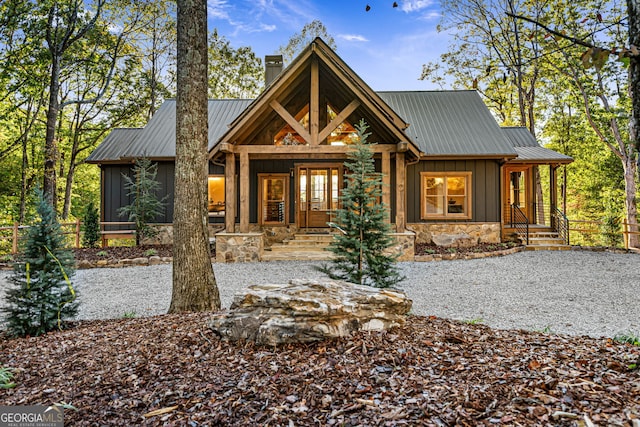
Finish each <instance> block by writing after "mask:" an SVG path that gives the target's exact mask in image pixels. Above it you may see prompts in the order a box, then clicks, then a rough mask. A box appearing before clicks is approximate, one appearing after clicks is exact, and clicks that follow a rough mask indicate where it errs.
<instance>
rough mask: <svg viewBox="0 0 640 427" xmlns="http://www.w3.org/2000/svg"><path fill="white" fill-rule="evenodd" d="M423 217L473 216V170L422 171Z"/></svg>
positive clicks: (468, 217) (463, 217)
mask: <svg viewBox="0 0 640 427" xmlns="http://www.w3.org/2000/svg"><path fill="white" fill-rule="evenodd" d="M420 181H421V190H422V191H421V194H422V198H421V203H420V204H421V206H420V209H421V218H422V219H433V218H449V219H470V218H471V172H422V173H420Z"/></svg>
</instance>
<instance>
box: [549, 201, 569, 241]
mask: <svg viewBox="0 0 640 427" xmlns="http://www.w3.org/2000/svg"><path fill="white" fill-rule="evenodd" d="M552 223H553V225H554V228H555V229H556V232H557V233H558V237H560V238H562V241H563V242H564V244H565V245H568V244H569V218H567V216H566V215H565V214H564V212H562V211H561V210H560V209H558V208H557V207H556V208H555V209H554V212H553V221H552Z"/></svg>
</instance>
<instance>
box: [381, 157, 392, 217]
mask: <svg viewBox="0 0 640 427" xmlns="http://www.w3.org/2000/svg"><path fill="white" fill-rule="evenodd" d="M390 174H391V153H389V152H388V151H383V152H382V203H384V205H385V206H386V207H387V214H386V221H387V222H391V175H390Z"/></svg>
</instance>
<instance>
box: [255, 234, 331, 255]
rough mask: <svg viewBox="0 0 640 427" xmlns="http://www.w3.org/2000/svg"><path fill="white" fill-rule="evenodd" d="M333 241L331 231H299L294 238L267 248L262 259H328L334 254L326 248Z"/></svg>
mask: <svg viewBox="0 0 640 427" xmlns="http://www.w3.org/2000/svg"><path fill="white" fill-rule="evenodd" d="M332 241H333V234H330V233H298V234H295V235H294V236H293V239H287V240H285V241H284V242H282V243H276V244H273V245H272V246H271V247H270V248H265V250H264V252H263V254H262V261H327V260H329V259H331V257H332V256H333V254H332V253H331V252H329V251H326V250H325V248H326V247H327V246H329V244H330V243H331V242H332Z"/></svg>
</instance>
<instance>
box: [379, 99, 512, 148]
mask: <svg viewBox="0 0 640 427" xmlns="http://www.w3.org/2000/svg"><path fill="white" fill-rule="evenodd" d="M378 94H379V95H380V97H381V98H382V99H384V100H385V101H386V102H387V104H389V106H391V108H393V109H394V110H395V111H397V112H398V114H399V115H400V116H401V117H402V118H403V119H404V120H406V121H407V122H408V123H409V124H410V125H409V127H408V128H407V129H406V130H405V132H406V134H407V135H409V136H410V137H411V139H412V140H413V141H414V143H415V144H416V145H417V146H418V147H420V151H421V152H422V154H423V155H427V156H440V157H448V156H451V157H459V156H480V157H515V156H516V151H515V150H514V148H513V146H512V145H511V143H510V142H509V140H508V139H507V138H506V137H505V135H504V133H503V132H502V131H501V129H500V126H498V123H497V122H496V120H495V119H494V118H493V116H492V115H491V112H490V111H489V109H488V108H487V106H486V104H485V103H484V102H483V101H482V99H481V98H480V95H478V93H477V92H476V91H471V90H460V91H402V92H378Z"/></svg>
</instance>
